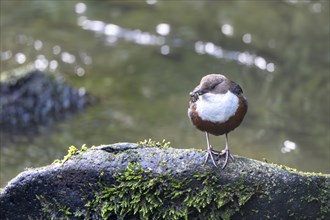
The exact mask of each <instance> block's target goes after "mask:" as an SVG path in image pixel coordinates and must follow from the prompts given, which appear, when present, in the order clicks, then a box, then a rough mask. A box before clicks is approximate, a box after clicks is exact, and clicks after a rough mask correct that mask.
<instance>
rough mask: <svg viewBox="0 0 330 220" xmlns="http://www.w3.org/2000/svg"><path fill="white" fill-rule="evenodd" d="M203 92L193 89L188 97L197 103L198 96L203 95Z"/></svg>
mask: <svg viewBox="0 0 330 220" xmlns="http://www.w3.org/2000/svg"><path fill="white" fill-rule="evenodd" d="M204 93H205V92H204V91H203V90H201V89H199V88H196V89H194V91H192V92H190V93H189V95H190V97H191V98H193V100H195V101H197V100H198V97H199V96H200V95H203V94H204Z"/></svg>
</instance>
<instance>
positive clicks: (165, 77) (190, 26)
mask: <svg viewBox="0 0 330 220" xmlns="http://www.w3.org/2000/svg"><path fill="white" fill-rule="evenodd" d="M0 4H1V7H0V8H1V26H0V28H1V72H4V71H9V70H11V69H15V68H18V67H24V66H28V65H33V66H34V67H36V68H38V69H40V70H42V71H45V72H50V73H52V74H55V75H62V76H63V77H64V79H65V81H66V82H68V83H70V84H71V85H73V86H74V87H76V88H80V89H84V90H86V91H88V92H89V93H90V94H92V95H93V96H95V97H97V98H98V100H99V101H98V104H96V105H95V106H91V107H89V108H87V110H86V111H85V112H83V113H80V114H78V115H75V116H74V117H72V118H70V119H68V120H64V121H60V122H58V123H55V124H53V125H51V126H48V127H42V128H41V129H40V132H39V133H38V134H34V135H14V134H10V133H6V132H4V131H3V128H1V142H0V143H1V162H0V165H1V173H0V177H1V184H0V185H1V186H4V185H5V184H6V183H7V182H8V181H9V180H10V179H11V178H13V177H14V176H16V175H17V174H18V173H19V172H21V171H23V170H24V169H25V168H27V167H38V166H43V165H47V164H50V163H52V161H53V160H54V159H57V158H62V157H63V155H65V154H66V151H67V149H68V147H69V146H70V145H75V146H77V147H78V148H80V146H81V145H83V144H86V145H87V146H92V145H100V144H110V143H115V142H122V141H124V142H138V141H140V140H144V139H149V138H152V139H155V140H163V139H166V140H167V141H170V142H171V144H172V146H174V147H177V148H201V149H205V146H206V142H205V139H204V134H203V133H201V132H200V131H198V130H196V129H195V128H194V127H193V126H192V125H191V123H190V121H189V119H188V117H187V106H188V99H189V95H188V94H189V92H190V91H191V90H192V89H193V88H194V87H195V86H196V85H197V84H198V83H199V80H200V78H201V77H202V76H203V75H206V74H208V73H222V74H225V75H226V76H227V77H228V78H230V79H232V80H233V81H235V82H237V83H238V84H240V85H241V87H242V88H243V91H244V93H245V95H246V97H247V98H248V100H249V110H248V113H247V115H246V117H245V120H244V121H243V123H242V125H241V126H240V127H239V128H238V129H236V130H235V131H233V132H231V133H230V135H229V143H230V147H231V150H232V153H234V154H237V155H242V156H245V157H250V158H254V159H257V160H267V161H268V162H274V163H280V164H285V165H288V166H290V167H294V168H297V169H298V170H302V171H313V172H325V173H329V172H330V167H329V157H330V147H329V145H330V143H329V142H330V140H329V124H330V120H329V114H330V113H329V105H330V104H329V103H330V101H329V94H330V91H329V87H330V86H329V84H330V82H329V81H330V79H329V77H330V76H329V75H330V74H329V63H330V55H329V50H330V48H329V27H330V24H329V17H330V16H329V1H308V0H304V1H298V0H282V1H157V0H146V1H75V0H72V1H60V2H58V1H38V0H31V1H17V0H12V1H9V0H8V1H6V0H2V1H1V3H0ZM211 142H212V144H213V146H214V147H215V148H216V149H218V150H220V149H223V148H224V137H222V136H221V137H212V139H211Z"/></svg>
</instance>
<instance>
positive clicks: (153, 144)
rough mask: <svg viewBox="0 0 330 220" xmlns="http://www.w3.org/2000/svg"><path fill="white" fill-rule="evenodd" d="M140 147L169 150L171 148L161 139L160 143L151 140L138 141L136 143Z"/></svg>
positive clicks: (169, 144)
mask: <svg viewBox="0 0 330 220" xmlns="http://www.w3.org/2000/svg"><path fill="white" fill-rule="evenodd" d="M137 144H138V145H139V146H140V147H146V146H147V147H157V148H170V147H171V142H168V141H166V140H165V139H163V140H162V141H161V142H159V141H155V140H152V139H148V140H144V141H139V142H138V143H137Z"/></svg>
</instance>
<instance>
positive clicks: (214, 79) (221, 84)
mask: <svg viewBox="0 0 330 220" xmlns="http://www.w3.org/2000/svg"><path fill="white" fill-rule="evenodd" d="M229 86H230V80H228V79H227V78H226V77H225V76H223V75H221V74H209V75H206V76H204V77H203V78H202V80H201V82H200V84H199V85H198V86H197V87H196V88H195V89H194V90H193V91H192V92H190V93H189V95H190V97H191V101H192V102H196V101H197V100H198V98H199V96H200V95H203V94H205V93H208V92H210V93H214V94H223V93H226V92H227V91H228V89H229Z"/></svg>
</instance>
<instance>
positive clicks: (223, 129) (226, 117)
mask: <svg viewBox="0 0 330 220" xmlns="http://www.w3.org/2000/svg"><path fill="white" fill-rule="evenodd" d="M247 109H248V103H247V100H246V98H245V97H244V95H243V90H242V89H241V87H240V86H239V85H238V84H236V83H235V82H233V81H231V80H229V79H227V78H226V77H225V76H224V75H221V74H209V75H206V76H204V77H203V78H202V80H201V82H200V84H199V85H198V86H197V87H196V88H195V89H194V90H193V91H192V92H190V101H189V108H188V116H189V118H190V120H191V122H192V123H193V124H194V125H195V127H196V128H198V129H199V130H201V131H204V132H205V135H206V142H207V154H206V161H205V162H207V160H208V158H209V157H210V158H211V160H212V162H213V164H214V166H217V165H216V163H215V161H214V158H213V154H215V155H219V156H222V155H225V162H224V164H223V166H222V169H224V168H225V166H226V165H227V162H228V158H229V156H230V157H231V158H232V159H233V156H232V155H231V154H230V152H229V146H228V133H229V132H230V131H232V130H234V129H235V128H236V127H238V126H239V125H240V124H241V122H242V121H243V118H244V116H245V114H246V112H247ZM209 133H210V134H213V135H216V136H219V135H223V134H225V135H226V147H225V149H224V150H222V151H215V150H213V149H212V146H211V144H210V141H209Z"/></svg>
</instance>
